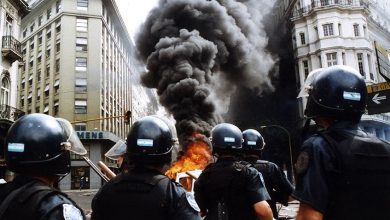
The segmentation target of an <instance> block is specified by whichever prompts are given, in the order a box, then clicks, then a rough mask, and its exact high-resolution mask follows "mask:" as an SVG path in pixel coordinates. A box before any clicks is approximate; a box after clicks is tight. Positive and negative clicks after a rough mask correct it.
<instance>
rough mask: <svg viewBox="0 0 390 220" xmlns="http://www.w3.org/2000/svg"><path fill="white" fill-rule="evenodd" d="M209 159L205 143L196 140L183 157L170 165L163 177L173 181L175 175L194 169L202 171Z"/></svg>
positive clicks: (208, 149) (209, 154)
mask: <svg viewBox="0 0 390 220" xmlns="http://www.w3.org/2000/svg"><path fill="white" fill-rule="evenodd" d="M211 157H212V154H211V150H210V147H209V145H208V144H207V143H206V142H205V141H203V140H199V139H198V140H196V141H194V142H192V143H191V144H190V145H189V146H188V147H187V151H186V152H185V153H184V155H182V156H181V157H180V159H179V160H177V161H176V162H174V163H173V164H172V166H171V167H170V168H169V170H168V171H167V172H166V173H165V175H167V176H168V177H169V178H171V179H175V178H176V174H177V173H181V172H186V171H190V170H196V169H200V170H203V169H204V168H205V167H206V166H207V165H208V164H209V162H210V160H211Z"/></svg>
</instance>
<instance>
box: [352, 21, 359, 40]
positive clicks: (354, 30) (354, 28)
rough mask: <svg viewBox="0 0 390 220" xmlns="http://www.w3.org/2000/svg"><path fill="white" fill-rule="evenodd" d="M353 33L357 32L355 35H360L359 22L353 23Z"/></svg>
mask: <svg viewBox="0 0 390 220" xmlns="http://www.w3.org/2000/svg"><path fill="white" fill-rule="evenodd" d="M353 33H354V34H355V37H359V36H360V32H359V25H358V24H354V25H353Z"/></svg>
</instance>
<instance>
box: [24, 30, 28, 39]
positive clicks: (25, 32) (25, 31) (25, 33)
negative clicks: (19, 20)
mask: <svg viewBox="0 0 390 220" xmlns="http://www.w3.org/2000/svg"><path fill="white" fill-rule="evenodd" d="M26 35H27V29H24V30H23V38H25V37H26Z"/></svg>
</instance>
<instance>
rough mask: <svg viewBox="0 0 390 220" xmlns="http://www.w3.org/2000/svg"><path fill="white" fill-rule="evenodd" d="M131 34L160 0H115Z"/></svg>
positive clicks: (131, 34) (132, 34)
mask: <svg viewBox="0 0 390 220" xmlns="http://www.w3.org/2000/svg"><path fill="white" fill-rule="evenodd" d="M115 2H116V4H117V5H118V8H119V11H120V13H121V16H122V18H123V21H124V22H125V23H126V26H127V29H128V32H129V34H130V36H131V37H132V38H133V39H134V35H135V33H136V31H137V30H138V28H139V26H140V24H142V23H143V22H144V21H145V19H146V17H147V15H148V13H149V11H150V10H151V9H152V8H153V7H154V6H156V5H157V2H158V0H115Z"/></svg>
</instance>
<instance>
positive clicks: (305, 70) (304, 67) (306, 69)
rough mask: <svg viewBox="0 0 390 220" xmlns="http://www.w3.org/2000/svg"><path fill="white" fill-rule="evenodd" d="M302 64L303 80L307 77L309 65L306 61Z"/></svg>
mask: <svg viewBox="0 0 390 220" xmlns="http://www.w3.org/2000/svg"><path fill="white" fill-rule="evenodd" d="M302 64H303V73H304V74H305V79H306V78H307V76H308V75H309V63H308V61H307V60H303V61H302Z"/></svg>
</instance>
